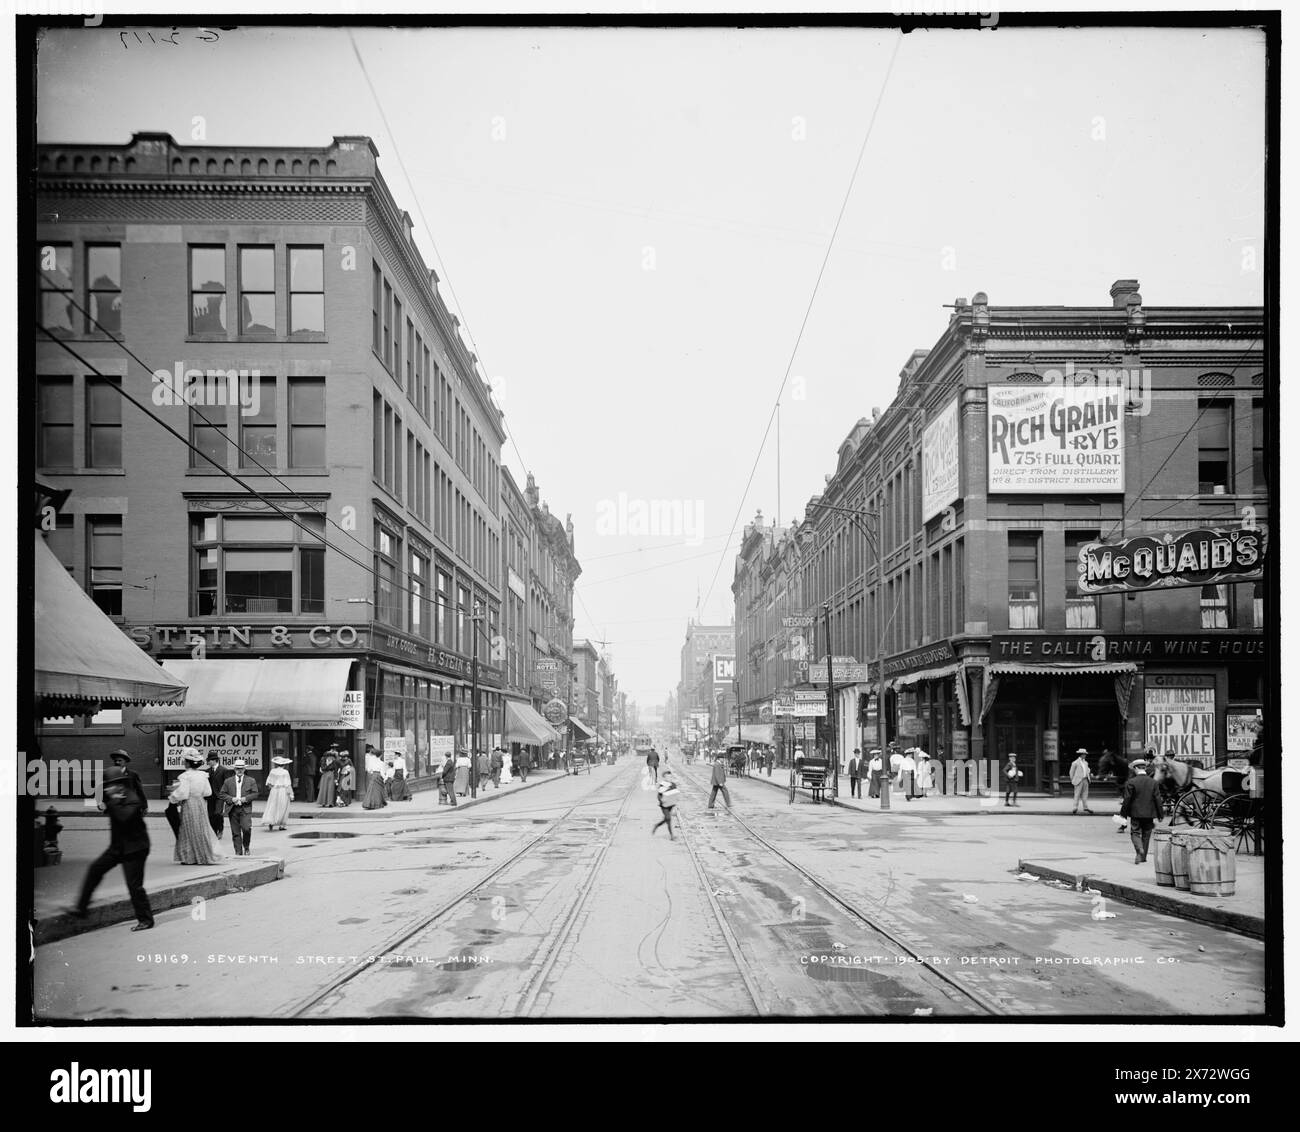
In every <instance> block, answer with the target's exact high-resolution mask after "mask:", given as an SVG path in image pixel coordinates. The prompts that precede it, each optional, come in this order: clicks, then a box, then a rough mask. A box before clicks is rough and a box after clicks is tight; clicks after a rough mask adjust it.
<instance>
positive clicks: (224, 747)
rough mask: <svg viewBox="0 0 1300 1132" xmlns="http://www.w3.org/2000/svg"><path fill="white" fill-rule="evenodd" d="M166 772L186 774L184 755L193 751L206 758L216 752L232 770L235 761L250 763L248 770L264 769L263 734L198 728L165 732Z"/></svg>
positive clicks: (222, 761) (164, 759)
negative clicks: (184, 751) (189, 749)
mask: <svg viewBox="0 0 1300 1132" xmlns="http://www.w3.org/2000/svg"><path fill="white" fill-rule="evenodd" d="M162 737H163V769H164V770H184V769H185V764H184V763H183V762H181V752H182V751H183V750H185V748H186V747H193V748H194V749H195V750H196V751H198V752H199V754H201V755H203V756H204V757H205V758H206V757H207V756H208V755H209V754H211V753H212V752H213V751H215V752H216V753H217V754H218V755H220V756H221V765H222V766H233V765H234V762H235V760H236V759H243V760H244V761H245V762H246V763H248V769H249V770H261V769H262V733H261V731H223V730H220V729H216V728H213V729H203V730H200V729H198V728H195V729H194V730H191V731H164V732H163V733H162Z"/></svg>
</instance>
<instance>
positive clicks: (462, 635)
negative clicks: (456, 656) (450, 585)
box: [454, 586, 469, 656]
mask: <svg viewBox="0 0 1300 1132" xmlns="http://www.w3.org/2000/svg"><path fill="white" fill-rule="evenodd" d="M468 627H469V590H467V589H466V588H465V587H464V586H457V587H456V644H455V645H454V648H455V649H456V651H457V652H459V653H464V654H465V655H466V656H468V655H469V637H468V636H467V635H466V629H467V628H468Z"/></svg>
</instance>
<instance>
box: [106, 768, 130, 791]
mask: <svg viewBox="0 0 1300 1132" xmlns="http://www.w3.org/2000/svg"><path fill="white" fill-rule="evenodd" d="M103 781H104V785H105V786H107V785H108V784H109V783H110V782H125V781H126V768H125V767H120V766H106V767H105V768H104V779H103Z"/></svg>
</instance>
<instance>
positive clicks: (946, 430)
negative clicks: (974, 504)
mask: <svg viewBox="0 0 1300 1132" xmlns="http://www.w3.org/2000/svg"><path fill="white" fill-rule="evenodd" d="M960 419H961V418H960V414H959V413H958V405H957V398H956V397H954V398H953V399H952V401H951V402H950V403H949V404H948V406H947V408H945V409H943V410H941V411H940V412H939V414H938V416H936V417H935V418H934V420H932V421H931V422H930V423H929V424H928V425H926V426H925V431H924V432H923V433H922V434H921V521H922V522H927V521H928V520H929V519H931V518H933V517H934V516H935V515H937V514H939V512H940V511H942V510H943V509H944V508H945V507H947V506H948V504H949V503H951V502H952V501H953V500H954V499H956V498H957V496H958V490H957V483H958V472H959V471H960V470H961V428H960V425H959V422H960Z"/></svg>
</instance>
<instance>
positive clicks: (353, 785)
mask: <svg viewBox="0 0 1300 1132" xmlns="http://www.w3.org/2000/svg"><path fill="white" fill-rule="evenodd" d="M335 777H336V779H337V781H338V795H339V805H340V806H350V805H352V798H353V795H355V794H356V792H357V768H356V767H354V766H353V765H352V760H351V759H350V758H348V756H347V755H340V756H339V765H338V770H337V771H336V772H335Z"/></svg>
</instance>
